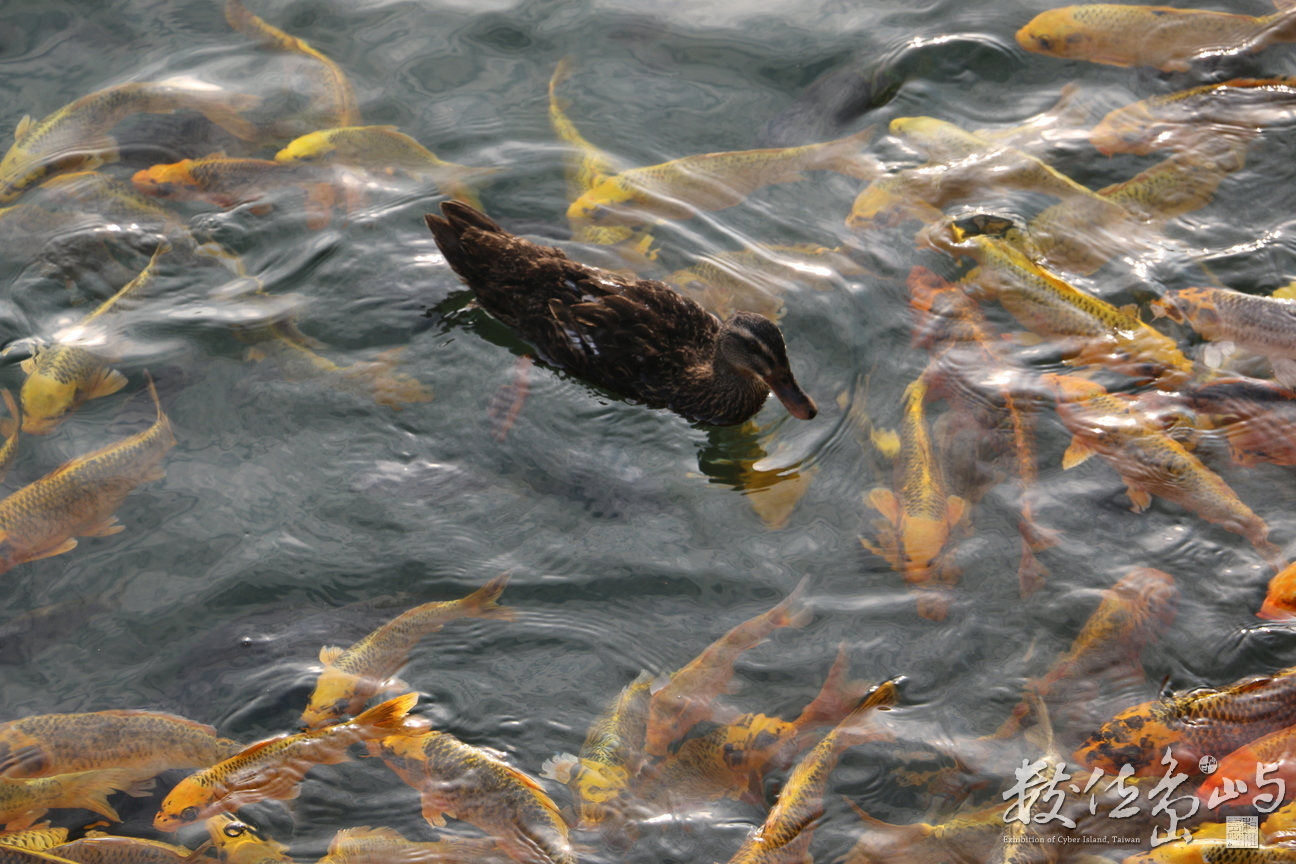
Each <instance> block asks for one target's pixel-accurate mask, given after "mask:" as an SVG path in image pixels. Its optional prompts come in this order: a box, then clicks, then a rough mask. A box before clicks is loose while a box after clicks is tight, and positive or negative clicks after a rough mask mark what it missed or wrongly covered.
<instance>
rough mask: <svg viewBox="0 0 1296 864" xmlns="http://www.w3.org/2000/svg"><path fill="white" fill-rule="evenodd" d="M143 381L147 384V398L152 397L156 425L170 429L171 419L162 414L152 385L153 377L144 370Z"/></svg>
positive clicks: (156, 393)
mask: <svg viewBox="0 0 1296 864" xmlns="http://www.w3.org/2000/svg"><path fill="white" fill-rule="evenodd" d="M144 380H145V382H147V383H148V391H149V396H151V397H153V407H154V408H156V409H157V423H158V425H161V426H165V427H166V428H168V429H170V428H171V419H170V418H169V417H167V415H166V414H164V413H163V412H162V400H161V399H159V398H158V392H157V387H156V386H154V384H153V376H152V375H151V374H150V373H149V371H148V370H147V369H145V370H144Z"/></svg>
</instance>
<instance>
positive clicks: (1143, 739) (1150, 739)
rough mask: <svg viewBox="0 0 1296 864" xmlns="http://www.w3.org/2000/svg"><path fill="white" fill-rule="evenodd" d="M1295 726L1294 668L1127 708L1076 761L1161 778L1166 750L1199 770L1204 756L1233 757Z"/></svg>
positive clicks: (1083, 747) (1077, 753)
mask: <svg viewBox="0 0 1296 864" xmlns="http://www.w3.org/2000/svg"><path fill="white" fill-rule="evenodd" d="M1293 723H1296V667H1293V668H1290V669H1283V670H1281V671H1279V672H1275V673H1274V674H1272V675H1262V676H1256V677H1253V678H1243V679H1242V680H1240V681H1237V682H1235V683H1233V684H1230V685H1229V686H1228V687H1225V688H1223V689H1218V690H1217V689H1213V688H1200V689H1197V690H1190V691H1188V692H1187V693H1182V694H1179V695H1170V696H1165V697H1162V698H1161V699H1157V700H1155V701H1152V702H1144V703H1142V704H1141V705H1135V706H1134V707H1132V708H1127V709H1125V710H1124V711H1122V712H1120V713H1119V714H1117V715H1116V716H1115V717H1113V718H1112V719H1111V720H1109V721H1107V723H1105V724H1103V726H1102V728H1101V729H1099V730H1098V731H1097V732H1095V733H1093V734H1092V735H1091V736H1089V738H1088V740H1087V741H1085V742H1084V743H1083V744H1082V745H1080V747H1079V749H1077V750H1076V751H1075V753H1074V755H1073V756H1072V758H1073V759H1075V761H1077V762H1079V763H1080V764H1081V765H1082V766H1083V767H1085V768H1086V769H1090V770H1092V769H1094V768H1102V769H1103V770H1105V771H1108V772H1110V773H1112V774H1115V773H1117V772H1118V771H1119V770H1120V769H1121V766H1123V765H1126V764H1129V765H1130V766H1132V767H1133V768H1134V776H1136V777H1150V776H1152V775H1159V774H1161V773H1163V769H1162V766H1161V762H1160V760H1161V757H1162V754H1163V753H1165V750H1166V748H1167V747H1170V748H1171V749H1172V752H1173V753H1174V757H1175V758H1176V759H1178V760H1179V764H1181V765H1183V764H1190V765H1196V764H1197V761H1198V760H1199V759H1200V758H1201V757H1202V756H1205V755H1207V754H1210V755H1214V754H1215V753H1231V752H1233V751H1234V750H1236V749H1238V748H1239V747H1242V746H1243V745H1245V744H1248V743H1250V742H1251V741H1254V740H1255V739H1256V738H1258V737H1259V736H1261V735H1267V734H1268V733H1270V732H1276V731H1278V730H1279V729H1284V728H1286V727H1288V726H1291V725H1292V724H1293ZM1252 770H1254V766H1253V768H1252Z"/></svg>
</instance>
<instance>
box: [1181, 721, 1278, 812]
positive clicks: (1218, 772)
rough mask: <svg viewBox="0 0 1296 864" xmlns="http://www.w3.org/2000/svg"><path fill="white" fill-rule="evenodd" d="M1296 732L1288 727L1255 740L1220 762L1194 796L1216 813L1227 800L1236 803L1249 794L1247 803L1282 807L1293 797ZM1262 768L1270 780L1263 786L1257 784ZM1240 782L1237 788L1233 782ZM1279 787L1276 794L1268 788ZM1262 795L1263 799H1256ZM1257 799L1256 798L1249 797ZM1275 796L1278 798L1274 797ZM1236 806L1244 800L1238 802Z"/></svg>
mask: <svg viewBox="0 0 1296 864" xmlns="http://www.w3.org/2000/svg"><path fill="white" fill-rule="evenodd" d="M1294 738H1296V731H1293V730H1292V729H1291V728H1287V729H1279V730H1277V731H1274V732H1270V733H1269V734H1267V735H1262V736H1260V737H1257V738H1255V739H1254V740H1252V741H1251V742H1250V743H1249V744H1246V745H1244V746H1242V747H1239V748H1238V749H1236V750H1234V751H1233V752H1231V753H1229V754H1228V755H1227V756H1225V757H1224V758H1222V759H1220V760H1219V767H1218V768H1216V769H1215V771H1214V773H1212V774H1210V775H1208V776H1207V777H1206V778H1205V779H1203V780H1202V782H1201V783H1200V784H1199V785H1198V786H1197V792H1196V795H1197V797H1198V798H1200V799H1201V802H1202V804H1203V805H1204V807H1205V808H1206V809H1208V810H1216V809H1218V808H1219V807H1220V806H1221V805H1222V804H1223V803H1225V802H1227V801H1232V800H1237V799H1239V798H1240V797H1241V796H1242V795H1248V797H1247V798H1246V799H1245V800H1246V801H1254V802H1256V803H1257V804H1263V805H1265V806H1266V808H1267V807H1268V805H1270V804H1284V803H1286V802H1287V801H1290V800H1291V798H1292V796H1294V795H1296V786H1293V784H1294V783H1296V740H1293V739H1294ZM1261 766H1263V767H1264V769H1265V770H1264V776H1265V778H1267V780H1269V781H1270V782H1269V783H1266V784H1265V785H1264V786H1261V785H1259V783H1258V782H1257V781H1258V777H1259V775H1258V774H1257V771H1258V770H1259V768H1260V767H1261ZM1238 780H1241V781H1242V782H1241V783H1240V784H1238V785H1236V786H1235V785H1234V783H1235V781H1238ZM1279 783H1281V784H1283V785H1282V786H1280V787H1279V788H1278V789H1277V791H1273V790H1271V789H1270V786H1271V785H1274V786H1276V785H1278V784H1279ZM1261 795H1264V796H1266V797H1264V798H1259V797H1258V796H1261ZM1251 796H1257V797H1251ZM1275 796H1277V797H1276V798H1275ZM1237 803H1238V804H1241V803H1243V801H1241V800H1238V801H1237Z"/></svg>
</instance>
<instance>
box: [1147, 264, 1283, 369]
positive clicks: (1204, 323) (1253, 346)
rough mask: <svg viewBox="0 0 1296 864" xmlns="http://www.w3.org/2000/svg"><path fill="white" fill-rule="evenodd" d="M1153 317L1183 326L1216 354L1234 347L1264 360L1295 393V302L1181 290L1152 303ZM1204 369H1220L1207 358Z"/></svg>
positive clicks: (1218, 291) (1237, 293)
mask: <svg viewBox="0 0 1296 864" xmlns="http://www.w3.org/2000/svg"><path fill="white" fill-rule="evenodd" d="M1152 314H1154V315H1156V316H1157V317H1161V316H1165V317H1168V318H1169V319H1170V320H1171V321H1176V322H1179V323H1181V324H1182V323H1184V322H1187V323H1188V324H1190V325H1191V326H1192V328H1193V329H1194V330H1196V331H1197V332H1198V333H1199V334H1200V335H1201V337H1202V338H1203V339H1208V340H1210V341H1211V342H1213V343H1217V344H1218V345H1219V348H1218V351H1219V353H1220V354H1227V353H1231V352H1232V350H1233V349H1234V348H1235V347H1236V348H1241V349H1243V350H1245V351H1254V352H1255V353H1256V354H1263V355H1264V356H1265V357H1267V358H1269V361H1270V362H1271V363H1272V364H1273V370H1274V377H1276V378H1277V379H1278V383H1279V384H1282V385H1283V386H1284V387H1287V388H1289V389H1290V388H1292V387H1296V300H1287V299H1283V298H1279V297H1260V296H1257V295H1254V294H1243V293H1242V292H1241V291H1230V290H1229V289H1227V288H1182V289H1179V290H1177V291H1167V292H1166V294H1165V296H1164V297H1162V298H1161V299H1159V300H1155V301H1153V303H1152ZM1212 347H1215V346H1212ZM1221 359H1222V358H1221ZM1206 365H1207V366H1212V367H1214V366H1219V365H1220V364H1219V360H1215V361H1214V362H1212V356H1211V354H1210V353H1207V356H1206Z"/></svg>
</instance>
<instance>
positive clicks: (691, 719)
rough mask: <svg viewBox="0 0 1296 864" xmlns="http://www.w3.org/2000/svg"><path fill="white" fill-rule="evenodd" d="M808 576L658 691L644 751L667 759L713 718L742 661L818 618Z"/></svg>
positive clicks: (651, 704)
mask: <svg viewBox="0 0 1296 864" xmlns="http://www.w3.org/2000/svg"><path fill="white" fill-rule="evenodd" d="M809 579H810V577H809V576H806V577H805V578H803V579H802V580H801V581H800V583H798V584H797V587H796V588H795V589H793V591H792V593H791V594H789V595H788V596H787V598H786V599H785V600H783V602H782V603H779V604H778V605H777V606H775V607H774V608H773V609H770V610H769V611H768V612H765V613H763V614H761V615H757V616H756V617H755V618H752V619H750V620H748V621H744V622H743V623H741V624H739V625H738V626H737V627H734V628H733V629H732V630H730V631H729V632H728V633H726V634H725V635H724V636H721V637H720V638H719V639H717V640H716V641H715V642H713V643H711V645H710V646H709V647H708V648H707V649H706V650H705V651H703V652H702V653H701V654H699V655H698V656H697V657H695V658H694V659H693V661H692V662H691V663H689V664H688V665H687V666H685V667H684V668H683V669H681V670H679V671H678V672H676V673H675V674H674V675H672V676H671V678H670V682H669V683H667V684H665V685H664V686H661V687H659V688H658V689H656V690H655V691H654V692H653V694H652V698H651V699H650V700H649V702H648V730H647V733H646V738H645V741H646V743H645V746H644V751H645V752H646V753H648V754H649V755H650V756H665V755H666V751H667V748H668V747H669V746H670V744H671V743H672V742H674V741H678V740H679V739H680V738H682V737H684V733H686V732H688V730H689V729H691V728H692V727H693V725H694V724H696V723H698V722H700V721H702V720H706V719H708V718H710V716H711V712H712V704H711V703H712V700H714V699H715V698H716V697H717V696H719V695H720V694H721V693H723V692H725V690H726V689H727V688H728V686H729V682H730V680H731V679H732V678H733V673H734V669H733V664H734V661H735V660H736V659H738V655H739V654H741V653H743V652H744V651H746V650H747V649H749V648H752V647H754V646H756V645H758V644H759V643H760V642H762V641H763V640H764V639H765V637H766V636H768V635H769V634H770V633H772V632H774V631H775V630H776V629H778V628H779V627H801V626H804V625H805V624H806V623H808V622H809V620H810V618H811V617H812V616H813V614H814V613H813V612H812V611H811V610H810V609H809V608H808V607H807V606H806V598H805V592H806V584H807V582H808V581H809Z"/></svg>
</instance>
